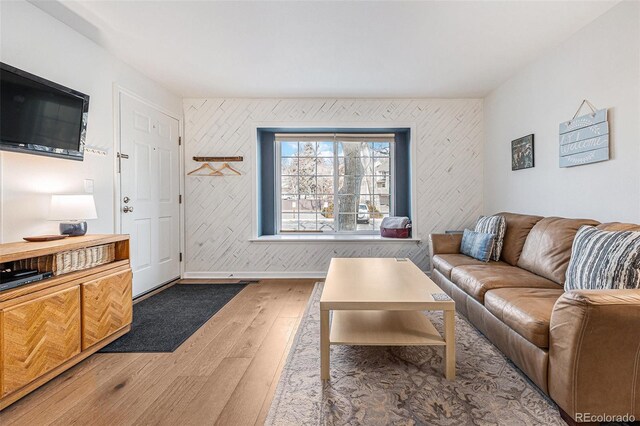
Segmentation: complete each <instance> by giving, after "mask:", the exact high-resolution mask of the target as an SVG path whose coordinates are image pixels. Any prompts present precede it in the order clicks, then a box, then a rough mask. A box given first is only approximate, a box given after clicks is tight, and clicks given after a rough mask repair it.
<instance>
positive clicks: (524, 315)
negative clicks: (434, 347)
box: [430, 213, 640, 421]
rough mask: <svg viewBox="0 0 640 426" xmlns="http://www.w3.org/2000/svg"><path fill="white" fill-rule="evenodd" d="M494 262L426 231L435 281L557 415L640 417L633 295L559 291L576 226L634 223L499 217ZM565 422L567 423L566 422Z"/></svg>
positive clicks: (639, 324)
mask: <svg viewBox="0 0 640 426" xmlns="http://www.w3.org/2000/svg"><path fill="white" fill-rule="evenodd" d="M499 214H501V215H503V216H505V218H506V223H507V229H506V234H505V238H504V247H503V251H502V254H501V258H500V261H498V262H493V261H492V262H489V263H483V262H480V261H477V260H475V259H472V258H470V257H467V256H465V255H463V254H460V253H459V248H460V241H461V239H462V235H445V234H432V235H431V237H430V248H431V259H432V274H433V275H432V278H433V280H434V281H435V282H436V283H437V284H438V285H439V286H440V287H442V288H443V289H444V291H445V292H447V293H448V294H449V295H450V296H451V297H452V298H453V299H454V300H455V302H456V309H457V310H458V311H459V312H460V313H461V314H463V315H464V316H465V317H467V318H468V319H469V320H470V321H471V322H472V323H473V324H474V325H475V326H476V327H477V328H478V329H479V330H480V331H481V332H482V333H483V334H484V335H485V336H486V337H487V338H489V340H491V341H492V342H493V343H494V344H495V345H496V346H497V347H498V348H499V349H500V350H501V351H502V352H503V353H504V354H505V355H506V356H508V357H509V358H510V359H511V360H512V361H513V362H514V363H515V364H516V365H517V366H518V367H519V368H520V369H521V370H522V371H523V372H524V373H525V374H526V375H527V376H529V378H530V379H531V380H532V381H533V382H534V383H535V384H536V385H537V386H538V387H539V388H540V389H541V390H542V391H543V392H545V393H546V394H547V395H549V396H550V397H551V398H552V399H553V400H554V401H555V402H556V403H557V404H558V406H559V407H560V408H561V410H563V411H564V413H562V414H563V416H564V417H565V419H567V417H566V416H567V414H568V416H570V417H571V419H573V420H577V421H580V420H584V419H585V413H589V414H590V415H595V416H597V415H614V416H615V415H625V414H626V415H633V416H634V417H635V418H636V419H640V290H581V291H570V292H565V291H564V288H563V286H564V281H565V273H566V270H567V266H568V264H569V259H570V257H571V245H572V242H573V238H574V236H575V234H576V232H577V231H578V229H579V228H580V227H581V226H582V225H597V226H598V227H599V228H600V229H605V230H640V226H639V225H632V224H621V223H611V224H599V223H598V222H596V221H594V220H587V219H564V218H559V217H547V218H543V217H540V216H529V215H520V214H512V213H499ZM571 419H568V420H571Z"/></svg>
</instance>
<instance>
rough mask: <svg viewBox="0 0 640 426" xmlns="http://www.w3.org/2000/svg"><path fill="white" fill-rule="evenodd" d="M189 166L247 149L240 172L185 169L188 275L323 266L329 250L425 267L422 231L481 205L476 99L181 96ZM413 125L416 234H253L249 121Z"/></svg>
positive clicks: (456, 220) (456, 223)
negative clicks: (307, 237) (313, 238)
mask: <svg viewBox="0 0 640 426" xmlns="http://www.w3.org/2000/svg"><path fill="white" fill-rule="evenodd" d="M184 114H185V170H186V172H188V171H190V170H193V169H195V168H196V167H197V166H198V163H195V162H194V161H193V160H192V157H193V156H205V155H209V156H231V155H242V156H244V162H243V163H234V167H236V168H237V169H238V170H241V171H242V172H243V175H242V176H228V177H196V176H186V177H185V186H186V192H185V216H186V217H185V219H186V220H185V225H186V226H185V229H186V265H185V277H193V278H195V277H226V276H231V274H234V275H235V276H238V277H243V276H244V277H251V276H256V277H257V276H263V277H269V276H274V277H275V276H295V275H296V274H299V275H300V276H303V275H302V274H305V275H308V274H312V273H317V274H323V273H325V272H326V270H327V268H328V265H329V261H330V259H331V258H332V257H409V258H411V259H412V260H413V261H414V262H415V263H416V264H417V265H418V266H419V267H421V268H423V269H425V270H427V269H428V267H429V259H428V246H427V244H428V242H427V240H428V235H429V233H431V232H442V231H445V230H447V229H461V228H463V227H465V226H470V225H472V224H473V222H474V221H475V219H476V218H477V216H478V215H480V213H481V209H482V132H483V129H482V101H481V100H479V99H457V100H456V99H186V100H185V101H184ZM264 124H268V125H270V126H272V125H275V124H281V125H282V126H285V125H287V124H288V125H294V124H295V125H305V126H308V127H314V126H325V127H326V126H329V125H331V126H335V127H340V126H341V125H342V126H353V125H362V127H366V126H367V125H378V126H379V125H386V124H388V125H390V126H392V125H400V124H402V125H407V124H410V125H412V126H413V127H414V134H413V136H412V143H413V144H416V145H415V159H414V164H415V170H414V175H415V178H414V184H415V198H414V200H413V202H414V203H415V212H416V216H417V217H414V218H413V220H414V223H415V224H416V226H417V228H418V232H419V235H418V237H419V238H421V239H422V241H421V242H386V241H385V242H379V243H378V242H375V243H370V242H366V243H365V242H362V243H353V242H331V243H327V242H318V243H309V242H307V243H283V242H275V243H274V242H255V241H253V242H252V241H251V239H252V238H253V237H254V235H252V233H253V231H252V217H253V210H252V209H254V205H255V200H253V198H254V195H253V182H254V181H255V179H256V170H254V169H255V167H254V164H255V160H256V159H255V155H256V134H255V127H256V126H260V125H264Z"/></svg>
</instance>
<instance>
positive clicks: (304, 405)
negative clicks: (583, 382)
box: [266, 283, 566, 426]
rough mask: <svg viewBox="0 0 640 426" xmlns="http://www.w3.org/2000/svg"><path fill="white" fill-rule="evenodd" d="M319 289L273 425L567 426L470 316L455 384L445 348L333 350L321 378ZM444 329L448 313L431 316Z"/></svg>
mask: <svg viewBox="0 0 640 426" xmlns="http://www.w3.org/2000/svg"><path fill="white" fill-rule="evenodd" d="M321 293H322V284H321V283H318V284H316V287H315V289H314V291H313V294H312V296H311V300H310V301H309V306H308V307H307V311H306V313H305V315H304V317H303V319H302V322H301V324H300V328H299V329H298V333H297V335H296V338H295V341H294V343H293V346H292V348H291V352H290V354H289V358H288V360H287V363H286V365H285V367H284V370H283V372H282V376H281V378H280V382H279V384H278V387H277V390H276V394H275V396H274V400H273V403H272V405H271V410H270V412H269V416H268V417H267V421H266V424H267V425H277V426H281V425H347V424H348V425H360V424H366V425H392V424H393V425H510V426H511V425H513V426H515V425H565V424H566V423H565V422H564V421H563V420H562V419H561V418H560V415H559V413H558V409H557V407H556V406H555V404H554V403H553V402H552V401H550V400H549V399H548V398H547V397H546V396H544V395H543V394H542V393H541V392H540V391H539V390H538V389H537V388H536V387H535V386H534V385H533V384H532V383H531V382H529V380H528V379H527V378H526V377H525V376H524V375H523V374H522V373H521V372H520V371H519V370H518V369H517V368H516V367H515V366H514V365H513V364H512V363H511V362H510V361H509V360H507V359H506V358H505V357H504V356H503V355H502V354H501V353H500V351H499V350H498V349H497V348H495V347H494V346H493V345H492V344H491V343H490V342H489V341H488V340H487V339H486V338H485V337H484V336H483V335H482V334H481V333H480V332H479V331H477V330H476V329H475V328H474V327H473V326H472V325H471V324H470V323H469V322H467V320H466V319H464V318H463V317H460V316H457V318H456V333H457V341H456V343H457V347H456V356H457V359H456V369H457V371H456V373H457V377H456V380H455V381H454V382H449V381H447V380H446V379H445V378H444V376H443V369H442V353H443V348H442V347H429V346H426V347H425V346H423V347H366V346H332V348H331V380H330V381H329V382H328V383H326V384H324V385H323V384H322V383H321V381H320V349H319V346H320V345H319V342H320V306H319V301H320V294H321ZM427 315H428V316H429V317H430V319H431V321H432V322H433V323H434V325H435V327H436V328H437V329H438V330H439V331H440V332H442V329H443V327H442V314H441V313H440V312H428V313H427Z"/></svg>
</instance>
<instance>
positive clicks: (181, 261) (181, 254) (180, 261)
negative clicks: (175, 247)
mask: <svg viewBox="0 0 640 426" xmlns="http://www.w3.org/2000/svg"><path fill="white" fill-rule="evenodd" d="M179 258H180V262H182V253H180V256H179Z"/></svg>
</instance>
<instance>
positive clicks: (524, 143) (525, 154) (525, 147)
mask: <svg viewBox="0 0 640 426" xmlns="http://www.w3.org/2000/svg"><path fill="white" fill-rule="evenodd" d="M534 166H535V155H534V147H533V134H531V135H527V136H523V137H521V138H518V139H516V140H513V141H511V170H522V169H530V168H532V167H534Z"/></svg>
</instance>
